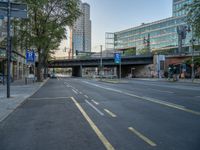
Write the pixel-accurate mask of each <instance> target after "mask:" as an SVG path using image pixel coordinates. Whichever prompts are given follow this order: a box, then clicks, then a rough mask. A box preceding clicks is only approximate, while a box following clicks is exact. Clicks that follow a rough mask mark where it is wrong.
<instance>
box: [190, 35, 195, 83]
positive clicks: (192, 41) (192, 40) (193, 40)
mask: <svg viewBox="0 0 200 150" xmlns="http://www.w3.org/2000/svg"><path fill="white" fill-rule="evenodd" d="M194 42H195V39H194V38H193V34H192V39H191V40H190V43H191V48H192V64H191V67H192V81H194V78H195V76H194Z"/></svg>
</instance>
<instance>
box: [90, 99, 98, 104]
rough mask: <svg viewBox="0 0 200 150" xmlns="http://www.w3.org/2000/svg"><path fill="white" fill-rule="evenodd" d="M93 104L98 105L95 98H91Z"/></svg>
mask: <svg viewBox="0 0 200 150" xmlns="http://www.w3.org/2000/svg"><path fill="white" fill-rule="evenodd" d="M91 101H92V102H93V103H94V104H95V105H99V103H98V102H97V101H95V100H93V99H92V100H91Z"/></svg>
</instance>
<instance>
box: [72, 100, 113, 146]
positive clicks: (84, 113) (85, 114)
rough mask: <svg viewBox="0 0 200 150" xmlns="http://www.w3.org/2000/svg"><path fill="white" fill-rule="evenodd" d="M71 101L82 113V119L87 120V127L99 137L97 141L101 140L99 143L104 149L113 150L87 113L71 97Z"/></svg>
mask: <svg viewBox="0 0 200 150" xmlns="http://www.w3.org/2000/svg"><path fill="white" fill-rule="evenodd" d="M71 99H72V100H73V102H74V103H75V105H76V106H77V108H78V109H79V111H80V112H81V113H82V115H83V116H84V118H85V119H86V120H87V122H88V123H89V125H90V126H91V128H92V129H93V130H94V132H95V133H96V135H97V136H98V137H99V139H100V140H101V142H102V143H103V144H104V146H105V148H106V149H107V150H115V149H114V147H113V146H112V145H111V144H110V142H109V141H108V140H107V139H106V137H105V136H104V135H103V134H102V133H101V131H100V130H99V129H98V127H97V126H96V125H95V123H94V122H93V121H92V120H91V119H90V117H89V116H88V115H87V113H86V112H85V111H84V110H83V108H82V107H81V105H80V104H79V103H78V102H77V101H76V100H75V98H74V97H71Z"/></svg>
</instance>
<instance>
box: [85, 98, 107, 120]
mask: <svg viewBox="0 0 200 150" xmlns="http://www.w3.org/2000/svg"><path fill="white" fill-rule="evenodd" d="M85 102H86V103H87V104H88V105H90V106H91V107H92V108H93V109H94V110H95V111H96V112H97V113H98V114H100V115H101V116H104V113H103V112H101V111H100V110H99V109H98V108H97V107H95V106H94V105H93V104H92V103H90V102H89V101H88V100H85Z"/></svg>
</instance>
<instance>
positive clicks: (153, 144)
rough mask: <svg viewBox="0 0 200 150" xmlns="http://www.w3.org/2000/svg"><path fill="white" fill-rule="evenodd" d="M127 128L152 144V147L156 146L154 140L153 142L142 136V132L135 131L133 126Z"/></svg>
mask: <svg viewBox="0 0 200 150" xmlns="http://www.w3.org/2000/svg"><path fill="white" fill-rule="evenodd" d="M128 129H129V131H131V132H133V133H134V134H135V135H137V136H138V137H139V138H140V139H142V140H143V141H144V142H146V143H147V144H149V145H150V146H153V147H155V146H157V144H156V143H155V142H153V141H152V140H150V139H149V138H147V137H146V136H144V135H143V134H142V133H140V132H139V131H137V130H136V129H134V128H133V127H128Z"/></svg>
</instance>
